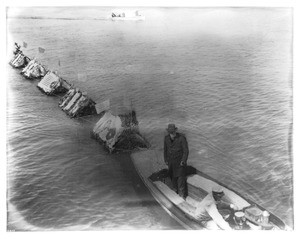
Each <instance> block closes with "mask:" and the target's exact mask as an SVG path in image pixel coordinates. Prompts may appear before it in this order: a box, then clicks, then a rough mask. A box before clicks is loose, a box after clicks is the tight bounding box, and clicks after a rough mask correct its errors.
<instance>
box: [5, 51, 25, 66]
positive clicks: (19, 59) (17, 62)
mask: <svg viewBox="0 0 300 239" xmlns="http://www.w3.org/2000/svg"><path fill="white" fill-rule="evenodd" d="M29 62H30V59H29V58H28V57H27V56H25V55H24V54H23V52H22V51H20V50H19V51H17V52H16V54H15V56H14V58H13V59H12V60H11V61H10V62H9V64H10V65H11V66H13V67H14V68H21V67H25V66H26V65H27V64H28V63H29Z"/></svg>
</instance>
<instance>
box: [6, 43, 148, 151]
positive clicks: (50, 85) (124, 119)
mask: <svg viewBox="0 0 300 239" xmlns="http://www.w3.org/2000/svg"><path fill="white" fill-rule="evenodd" d="M15 47H16V49H15V51H14V57H13V59H12V60H11V61H10V65H11V66H12V67H14V68H17V69H21V72H20V73H21V74H22V75H23V76H24V77H25V78H26V79H29V80H35V79H38V80H39V83H38V84H37V87H38V88H39V89H40V90H41V91H42V92H43V93H44V94H46V95H49V96H59V97H60V96H61V95H63V96H62V97H60V101H59V104H58V105H59V107H60V108H61V109H62V110H63V111H64V112H65V113H66V114H67V115H68V116H70V117H72V118H74V117H83V116H89V115H99V116H100V117H101V118H100V119H99V121H98V122H97V124H96V125H95V126H94V128H93V131H92V134H91V135H92V137H93V138H95V139H96V140H98V141H99V142H101V143H102V144H104V146H105V147H106V148H107V149H108V150H109V151H110V152H113V151H114V150H133V149H135V148H138V147H139V148H147V147H148V146H149V144H148V142H147V141H146V140H145V139H144V138H143V137H142V136H141V134H140V133H139V130H138V121H137V119H136V114H135V111H133V110H132V111H131V112H129V113H127V114H123V115H116V116H115V115H113V114H112V113H111V112H110V110H109V106H107V107H96V102H95V101H93V100H92V99H91V98H90V97H88V95H87V92H82V91H81V90H80V89H79V88H76V87H74V86H73V84H71V83H69V82H68V81H67V80H65V79H63V78H62V77H61V76H59V75H58V74H57V72H55V71H52V70H49V69H47V68H46V66H44V65H43V64H41V63H40V62H38V61H37V60H36V59H35V58H34V59H30V58H29V57H28V56H26V55H25V54H24V53H23V52H22V51H21V49H20V48H21V47H20V45H18V44H17V43H15Z"/></svg>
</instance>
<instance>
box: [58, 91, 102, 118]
mask: <svg viewBox="0 0 300 239" xmlns="http://www.w3.org/2000/svg"><path fill="white" fill-rule="evenodd" d="M58 105H59V107H60V108H61V109H62V110H63V111H64V112H65V113H66V114H67V115H69V116H70V117H71V118H75V117H82V116H87V115H95V114H97V111H96V107H95V105H96V103H95V102H94V101H93V100H92V99H91V98H89V97H88V96H87V92H81V91H80V90H79V89H78V88H76V89H74V88H70V89H69V91H68V92H67V93H66V94H65V95H64V96H63V97H62V99H61V100H60V102H59V104H58Z"/></svg>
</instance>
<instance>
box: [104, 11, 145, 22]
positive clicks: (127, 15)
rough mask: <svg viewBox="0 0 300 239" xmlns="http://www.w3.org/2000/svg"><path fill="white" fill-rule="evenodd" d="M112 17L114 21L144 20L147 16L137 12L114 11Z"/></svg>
mask: <svg viewBox="0 0 300 239" xmlns="http://www.w3.org/2000/svg"><path fill="white" fill-rule="evenodd" d="M110 19H111V20H112V21H144V20H145V16H142V15H140V14H139V12H138V11H135V12H112V13H111V17H110Z"/></svg>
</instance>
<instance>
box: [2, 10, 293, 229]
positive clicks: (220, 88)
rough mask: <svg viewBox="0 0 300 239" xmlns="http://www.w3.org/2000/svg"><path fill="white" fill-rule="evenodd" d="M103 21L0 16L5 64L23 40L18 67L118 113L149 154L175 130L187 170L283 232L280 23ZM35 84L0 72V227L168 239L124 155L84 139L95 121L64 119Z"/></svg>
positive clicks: (285, 158)
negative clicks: (1, 218)
mask: <svg viewBox="0 0 300 239" xmlns="http://www.w3.org/2000/svg"><path fill="white" fill-rule="evenodd" d="M110 11H111V9H108V8H82V9H80V8H30V9H12V8H10V9H9V10H8V16H17V17H19V18H9V19H8V20H7V28H8V32H9V36H8V56H9V57H10V56H11V46H12V45H13V43H14V42H15V41H16V42H19V43H22V42H23V41H25V42H27V43H28V47H27V49H25V50H24V53H25V54H27V55H28V56H30V57H34V56H36V58H37V59H39V60H40V61H41V62H42V63H43V64H45V65H46V66H47V67H48V68H49V69H52V70H57V71H58V73H59V74H60V75H61V76H62V77H63V78H65V79H67V80H68V81H70V82H72V83H74V85H75V86H77V87H79V88H80V89H82V90H85V91H87V92H88V95H89V96H90V97H92V98H93V99H94V100H95V101H96V102H97V101H98V102H101V101H104V100H106V99H110V102H111V106H112V109H113V110H114V111H115V112H117V111H121V110H122V107H123V106H124V104H126V102H128V101H131V102H132V104H133V106H134V108H135V109H136V111H137V116H138V120H139V122H140V129H141V131H142V133H143V134H144V135H145V136H146V137H147V138H148V139H149V140H150V142H151V144H152V145H153V147H154V148H157V149H160V150H162V143H163V141H162V140H163V136H164V129H165V128H166V125H167V124H168V123H169V122H174V123H175V124H176V125H177V126H178V127H179V129H180V131H182V132H184V133H185V134H186V136H187V138H188V142H189V147H190V157H189V163H190V164H191V165H193V166H195V167H196V168H198V169H200V170H202V171H204V172H206V173H208V174H209V175H211V176H212V177H214V178H216V179H218V180H221V181H223V182H225V183H227V184H228V185H229V186H230V187H233V188H235V189H236V190H237V191H238V192H240V193H241V194H243V195H245V196H246V197H248V198H250V199H252V200H253V201H255V202H257V203H258V204H260V205H262V206H264V207H265V208H267V209H268V210H269V211H271V212H273V213H274V214H276V215H277V216H279V217H280V218H282V219H283V220H284V221H285V222H286V223H287V224H288V225H290V226H292V225H293V184H292V179H293V175H292V168H293V161H292V155H291V124H292V108H291V107H292V68H291V67H292V55H291V49H292V48H291V41H292V15H291V10H290V9H284V8H279V9H268V8H265V9H263V8H262V9H251V8H248V9H247V8H236V9H230V8H224V9H222V8H211V9H210V8H207V9H201V8H199V9H185V8H180V9H173V8H144V9H141V13H143V14H144V15H145V16H146V21H143V22H130V21H127V22H112V21H109V20H106V17H107V16H108V15H109V13H110ZM32 16H34V17H36V19H30V17H32ZM63 18H69V19H67V20H66V19H63ZM92 18H97V19H98V20H91V19H92ZM38 47H43V48H45V49H46V52H45V53H44V54H39V53H38V52H37V49H38ZM58 61H60V66H59V65H58ZM36 84H37V82H30V81H28V80H25V79H24V78H22V76H20V75H19V74H18V71H17V70H14V69H11V68H10V67H8V107H7V111H8V114H7V117H8V127H7V128H8V160H7V162H8V181H9V183H8V200H9V209H8V212H9V215H10V216H9V221H8V226H9V227H12V228H17V229H18V230H73V229H74V230H100V229H172V228H174V229H176V228H180V227H179V225H178V224H177V223H176V222H175V221H174V220H173V219H171V218H170V217H169V216H168V215H167V214H166V213H165V212H164V211H163V209H161V208H160V206H159V205H158V204H157V203H156V202H155V201H154V199H153V198H152V197H151V195H150V194H149V192H148V191H147V190H146V189H145V187H144V186H143V185H142V182H141V181H140V180H139V178H138V176H137V175H136V173H135V170H134V168H133V166H132V163H131V161H130V159H129V155H108V154H107V153H106V152H105V151H104V150H103V149H102V147H101V146H99V144H98V143H97V142H95V141H94V140H92V139H90V130H91V129H92V127H93V125H94V123H95V122H96V121H97V117H91V118H87V120H88V121H87V120H83V119H82V120H78V119H69V118H68V117H67V116H66V115H65V114H64V113H63V112H62V111H61V110H60V109H59V107H58V98H57V97H47V96H45V95H43V94H42V93H41V92H40V91H39V90H38V89H37V88H36V87H35V85H36Z"/></svg>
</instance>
